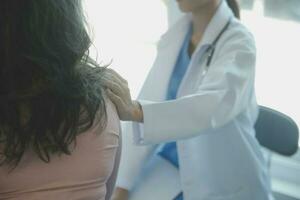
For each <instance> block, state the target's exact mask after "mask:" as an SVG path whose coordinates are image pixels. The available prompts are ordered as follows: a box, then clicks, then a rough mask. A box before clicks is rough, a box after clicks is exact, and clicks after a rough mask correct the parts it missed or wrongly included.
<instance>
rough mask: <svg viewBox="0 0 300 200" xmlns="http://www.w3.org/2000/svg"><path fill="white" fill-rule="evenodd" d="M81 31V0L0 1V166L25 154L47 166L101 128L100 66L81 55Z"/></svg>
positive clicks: (84, 36)
mask: <svg viewBox="0 0 300 200" xmlns="http://www.w3.org/2000/svg"><path fill="white" fill-rule="evenodd" d="M86 28H87V23H86V21H85V17H84V12H83V8H82V1H81V0H3V1H1V3H0V166H1V165H4V164H8V165H12V166H14V167H16V166H17V165H18V163H19V162H20V161H21V159H22V157H23V155H24V153H25V152H26V151H27V150H28V149H33V150H34V152H35V153H36V154H37V155H38V156H39V158H40V159H41V160H43V161H45V162H50V157H51V155H53V154H61V153H63V154H71V150H70V145H71V144H73V142H74V144H75V142H76V136H77V135H78V134H79V133H82V132H84V131H86V130H88V129H90V128H91V127H92V126H93V125H95V123H101V124H100V125H101V128H102V130H103V129H104V128H105V125H106V120H107V116H106V109H105V101H104V98H103V91H102V86H101V77H102V74H103V70H105V67H99V66H97V64H96V63H95V62H93V60H92V59H90V57H89V54H88V49H89V47H90V46H91V40H90V37H89V34H88V32H87V29H86ZM98 125H99V124H98Z"/></svg>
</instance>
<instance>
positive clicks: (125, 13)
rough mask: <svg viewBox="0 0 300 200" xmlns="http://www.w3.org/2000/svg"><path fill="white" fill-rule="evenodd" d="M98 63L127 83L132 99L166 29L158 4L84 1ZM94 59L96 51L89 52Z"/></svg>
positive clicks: (161, 5) (153, 1)
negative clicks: (100, 62)
mask: <svg viewBox="0 0 300 200" xmlns="http://www.w3.org/2000/svg"><path fill="white" fill-rule="evenodd" d="M85 3H86V11H87V15H88V17H89V22H90V24H91V26H92V28H93V29H94V30H93V32H94V33H93V35H94V44H95V47H96V49H97V50H98V62H99V61H103V64H105V63H109V62H110V61H111V60H112V65H111V67H112V68H113V69H115V70H116V71H117V72H118V73H120V74H121V75H122V76H123V77H124V78H126V79H127V80H128V82H129V86H130V89H131V95H132V96H133V97H134V98H135V97H136V96H137V94H138V91H139V90H140V88H141V86H142V84H143V82H144V79H145V77H146V75H147V73H148V71H149V69H150V67H151V66H152V64H153V61H154V59H155V56H156V42H157V41H158V39H159V38H160V36H161V35H162V34H163V33H164V32H165V31H166V29H167V26H168V15H167V8H166V6H165V4H164V3H163V1H161V0H126V1H120V0H108V1H107V0H85ZM91 53H92V55H94V56H93V57H95V49H94V48H92V49H91Z"/></svg>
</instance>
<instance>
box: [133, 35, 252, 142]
mask: <svg viewBox="0 0 300 200" xmlns="http://www.w3.org/2000/svg"><path fill="white" fill-rule="evenodd" d="M214 57H215V58H214V59H215V60H213V62H212V63H211V66H210V68H209V70H208V72H207V74H206V76H205V78H204V79H203V80H202V82H201V83H199V85H198V86H197V92H196V93H194V94H191V95H188V96H184V97H181V98H178V99H176V100H172V101H164V102H151V103H149V102H146V103H142V109H143V113H144V124H138V123H134V124H133V127H135V128H136V129H137V133H138V134H136V135H135V141H136V143H137V144H140V145H144V144H153V143H160V142H167V141H173V140H178V139H186V138H190V137H194V136H197V135H199V134H201V133H203V132H205V131H206V130H209V129H213V128H218V127H221V126H222V125H224V124H226V123H228V122H229V121H230V120H232V119H234V118H235V117H236V116H237V115H238V114H239V113H241V112H242V111H243V110H244V109H247V106H249V101H250V99H251V96H252V95H253V94H252V93H253V87H254V74H255V60H256V49H255V45H254V40H253V38H252V37H250V36H248V35H245V34H240V35H235V36H233V37H231V38H227V39H226V41H224V42H223V43H221V42H220V43H219V46H218V47H217V51H216V53H215V55H214ZM141 102H143V101H141Z"/></svg>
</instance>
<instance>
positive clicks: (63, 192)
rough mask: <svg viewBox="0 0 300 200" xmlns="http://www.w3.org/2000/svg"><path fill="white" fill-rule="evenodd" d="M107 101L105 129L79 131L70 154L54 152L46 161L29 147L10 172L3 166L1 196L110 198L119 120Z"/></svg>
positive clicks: (5, 199) (63, 199)
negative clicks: (59, 154) (100, 131)
mask: <svg viewBox="0 0 300 200" xmlns="http://www.w3.org/2000/svg"><path fill="white" fill-rule="evenodd" d="M106 104H107V115H108V121H107V127H106V129H105V130H104V131H103V132H102V133H99V126H95V127H93V128H91V130H89V131H87V132H85V133H82V134H80V135H79V136H78V137H77V140H76V141H77V144H76V147H75V148H74V150H73V151H72V154H71V155H70V156H69V155H64V154H63V155H61V156H52V157H51V161H50V163H44V162H43V161H41V160H40V159H39V158H38V157H37V155H35V154H34V153H33V152H30V151H29V152H27V153H26V154H25V156H24V157H23V159H22V161H21V162H20V164H19V165H18V166H17V168H16V169H15V170H13V171H12V172H11V173H9V169H8V168H7V167H5V166H2V167H0V199H1V200H11V199H13V200H106V199H110V196H111V192H112V189H113V187H114V183H115V177H116V171H117V168H118V162H119V156H118V153H119V150H120V145H119V139H120V138H119V137H120V136H119V134H120V122H119V118H118V115H117V113H116V110H115V107H114V106H113V105H112V103H111V102H110V101H108V100H107V101H106Z"/></svg>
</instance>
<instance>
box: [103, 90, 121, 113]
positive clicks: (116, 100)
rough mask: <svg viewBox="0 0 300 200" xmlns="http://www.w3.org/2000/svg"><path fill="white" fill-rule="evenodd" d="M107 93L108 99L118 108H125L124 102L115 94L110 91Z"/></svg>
mask: <svg viewBox="0 0 300 200" xmlns="http://www.w3.org/2000/svg"><path fill="white" fill-rule="evenodd" d="M106 93H107V95H108V97H109V98H110V100H111V101H112V102H113V103H114V104H115V105H116V106H117V107H118V108H121V107H122V106H124V103H123V100H122V99H121V98H120V97H119V96H118V95H116V94H115V93H114V92H112V91H111V90H110V89H107V90H106Z"/></svg>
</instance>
